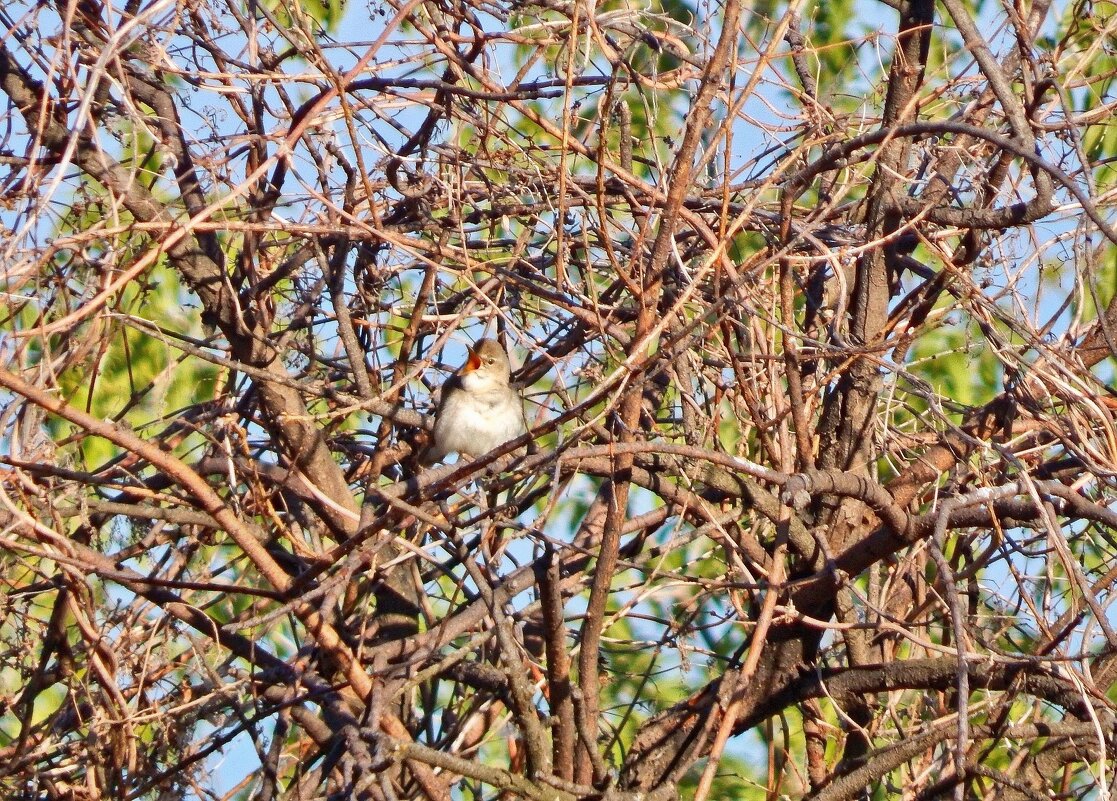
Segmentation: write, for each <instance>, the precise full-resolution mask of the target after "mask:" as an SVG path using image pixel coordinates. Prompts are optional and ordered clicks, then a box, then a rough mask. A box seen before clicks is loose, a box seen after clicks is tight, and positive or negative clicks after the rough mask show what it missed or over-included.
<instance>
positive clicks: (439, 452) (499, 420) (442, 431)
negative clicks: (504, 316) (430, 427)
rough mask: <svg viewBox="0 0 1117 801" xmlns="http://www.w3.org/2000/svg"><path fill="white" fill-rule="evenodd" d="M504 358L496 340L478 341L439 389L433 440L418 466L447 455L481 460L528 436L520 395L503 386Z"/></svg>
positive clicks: (506, 377) (506, 368)
mask: <svg viewBox="0 0 1117 801" xmlns="http://www.w3.org/2000/svg"><path fill="white" fill-rule="evenodd" d="M511 375H512V370H511V367H510V365H509V363H508V354H507V353H505V352H504V348H502V347H501V346H500V344H499V343H497V342H496V340H493V339H482V340H479V341H478V342H477V343H476V344H475V345H474V346H473V347H472V348H470V349H469V359H468V360H467V361H466V363H465V364H464V365H463V366H462V367H461V369H459V370H458V372H457V373H455V374H454V375H452V376H451V377H450V378H448V379H447V380H446V383H444V384H443V385H442V397H441V399H440V400H439V402H438V412H437V413H436V416H435V423H434V441H433V442H432V443H431V444H430V447H428V448H427V449H426V451H424V452H423V454H422V456H421V457H420V462H421V463H422V464H424V465H432V464H434V463H435V462H438V461H441V460H442V459H444V458H445V457H446V455H447V454H450V453H458V454H460V455H462V456H480V455H481V454H483V453H488V452H489V451H491V450H493V449H494V448H498V447H500V446H501V445H503V444H504V443H505V442H508V440H510V439H515V438H516V437H518V436H520V435H521V434H523V433H524V432H525V431H527V425H526V423H525V421H524V406H523V401H522V400H521V398H520V394H519V393H518V392H517V391H516V390H515V389H513V388H512V387H511V386H510V385H509V383H508V381H509V378H510V377H511Z"/></svg>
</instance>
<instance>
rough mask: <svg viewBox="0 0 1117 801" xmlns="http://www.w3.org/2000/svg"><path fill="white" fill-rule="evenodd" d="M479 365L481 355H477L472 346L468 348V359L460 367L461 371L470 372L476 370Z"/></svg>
mask: <svg viewBox="0 0 1117 801" xmlns="http://www.w3.org/2000/svg"><path fill="white" fill-rule="evenodd" d="M480 366H481V357H480V356H478V355H477V354H476V353H475V352H474V350H473V348H470V349H469V360H468V361H467V362H466V363H465V365H464V366H463V367H462V370H461V371H462V372H463V373H472V372H473V371H474V370H476V369H477V368H478V367H480Z"/></svg>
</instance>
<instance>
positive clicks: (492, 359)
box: [485, 356, 496, 364]
mask: <svg viewBox="0 0 1117 801" xmlns="http://www.w3.org/2000/svg"><path fill="white" fill-rule="evenodd" d="M485 364H496V359H494V358H493V357H492V356H489V357H488V358H486V359H485Z"/></svg>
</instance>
